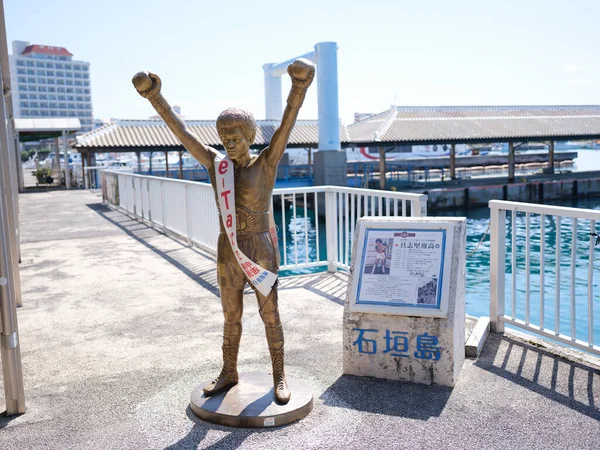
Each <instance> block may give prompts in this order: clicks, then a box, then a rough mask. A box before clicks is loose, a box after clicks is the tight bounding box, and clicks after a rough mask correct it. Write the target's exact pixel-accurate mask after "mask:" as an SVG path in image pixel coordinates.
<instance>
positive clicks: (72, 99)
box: [67, 95, 75, 102]
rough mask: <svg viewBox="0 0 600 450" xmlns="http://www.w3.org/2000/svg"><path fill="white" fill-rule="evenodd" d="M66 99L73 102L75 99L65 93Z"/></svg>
mask: <svg viewBox="0 0 600 450" xmlns="http://www.w3.org/2000/svg"><path fill="white" fill-rule="evenodd" d="M67 100H68V101H70V102H74V101H75V97H74V96H72V95H67Z"/></svg>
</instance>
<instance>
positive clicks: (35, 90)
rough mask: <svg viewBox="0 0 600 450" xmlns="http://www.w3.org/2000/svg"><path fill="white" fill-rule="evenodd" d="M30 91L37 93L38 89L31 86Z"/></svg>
mask: <svg viewBox="0 0 600 450" xmlns="http://www.w3.org/2000/svg"><path fill="white" fill-rule="evenodd" d="M29 90H30V91H34V92H37V87H35V86H29Z"/></svg>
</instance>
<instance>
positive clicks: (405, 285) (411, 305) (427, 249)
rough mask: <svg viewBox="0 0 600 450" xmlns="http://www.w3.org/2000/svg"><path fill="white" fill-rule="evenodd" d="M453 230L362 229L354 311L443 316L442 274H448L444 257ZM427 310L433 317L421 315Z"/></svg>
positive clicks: (434, 227)
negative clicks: (421, 311)
mask: <svg viewBox="0 0 600 450" xmlns="http://www.w3.org/2000/svg"><path fill="white" fill-rule="evenodd" d="M452 230H453V228H452V225H447V226H445V225H440V224H425V223H415V224H391V223H390V222H387V223H386V224H385V225H383V224H382V226H379V225H378V224H376V223H373V224H371V223H370V224H369V226H364V224H362V226H359V231H358V242H357V249H356V261H355V264H356V265H355V272H354V273H355V276H354V278H355V279H354V280H353V291H352V295H353V298H352V299H351V305H352V309H353V310H355V311H364V312H375V311H381V312H382V313H391V314H406V315H410V314H415V315H427V316H442V315H444V314H445V306H446V305H445V304H444V301H443V300H444V287H445V285H444V273H445V270H446V271H447V270H449V268H448V264H446V252H447V250H448V245H449V243H451V233H452ZM449 240H450V242H449ZM382 275H385V276H382ZM446 275H447V274H446ZM426 309H430V310H432V311H431V312H424V313H420V312H418V311H419V310H426Z"/></svg>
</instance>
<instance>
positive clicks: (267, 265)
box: [132, 59, 315, 404]
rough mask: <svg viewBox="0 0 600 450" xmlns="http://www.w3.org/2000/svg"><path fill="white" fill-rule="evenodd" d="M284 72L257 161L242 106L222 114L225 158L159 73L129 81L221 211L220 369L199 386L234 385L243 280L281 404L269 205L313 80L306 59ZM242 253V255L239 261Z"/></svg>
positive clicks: (275, 257) (283, 388)
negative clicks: (182, 112) (274, 116)
mask: <svg viewBox="0 0 600 450" xmlns="http://www.w3.org/2000/svg"><path fill="white" fill-rule="evenodd" d="M288 74H289V75H290V77H291V80H292V88H291V90H290V94H289V96H288V99H287V106H286V108H285V111H284V113H283V118H282V119H281V125H280V126H279V128H278V129H277V131H276V132H275V133H274V134H273V138H272V139H271V142H270V144H269V146H268V147H266V148H265V149H263V150H262V151H261V152H260V154H259V155H258V156H252V155H250V152H249V149H250V145H252V143H253V142H254V137H255V134H256V123H255V122H254V118H253V116H252V115H251V114H250V113H248V112H245V111H242V110H239V109H227V110H225V111H223V112H222V113H221V114H220V115H219V117H218V119H217V131H218V133H219V136H220V138H221V141H222V143H223V147H224V148H225V150H226V153H227V157H225V158H226V159H223V156H222V155H221V154H220V153H219V152H218V151H217V150H215V149H214V148H211V147H209V146H207V145H204V144H203V143H201V142H200V141H199V140H198V138H197V137H196V136H195V135H194V134H192V133H191V132H190V131H189V130H188V128H187V127H186V125H185V123H184V122H183V120H182V119H181V118H180V117H179V116H178V115H177V114H176V113H175V112H174V111H173V110H172V109H171V107H170V106H169V104H168V103H167V101H166V100H165V99H164V97H163V96H162V94H161V92H160V90H161V81H160V78H159V77H158V76H157V75H155V74H152V73H146V72H139V73H137V74H136V75H135V76H134V77H133V80H132V81H133V85H134V86H135V88H136V89H137V91H138V93H139V94H140V95H141V96H143V97H145V98H147V99H148V100H149V101H150V103H151V104H152V106H153V107H154V109H155V110H156V111H157V112H158V114H160V116H161V117H162V118H163V120H164V121H165V123H166V124H167V126H168V127H169V128H170V130H171V131H172V132H173V133H174V134H175V136H177V137H178V138H179V140H180V141H181V143H182V144H183V145H184V147H185V148H186V149H187V150H188V151H189V152H190V153H191V154H192V156H193V157H194V158H196V159H197V160H198V161H199V162H200V163H201V164H202V165H204V167H206V169H207V170H208V173H209V176H210V181H211V184H212V186H213V188H214V189H215V196H216V200H217V205H218V206H219V210H220V212H221V217H220V225H221V234H220V235H219V241H218V245H217V275H218V281H219V289H220V293H221V304H222V305H223V314H224V316H225V324H224V327H223V369H222V370H221V373H220V374H219V376H218V377H217V378H216V379H215V380H214V381H213V382H212V383H210V384H209V385H208V386H206V387H205V388H204V394H205V395H206V396H211V395H214V394H217V393H219V392H223V391H225V390H227V389H229V388H231V387H232V386H234V385H236V384H237V382H238V379H239V377H238V372H237V356H238V349H239V345H240V338H241V335H242V312H243V293H244V287H245V285H246V283H247V282H248V283H249V284H250V286H251V287H252V288H253V289H254V291H255V293H256V297H257V299H258V304H259V312H260V316H261V318H262V320H263V322H264V324H265V331H266V335H267V342H268V345H269V352H270V354H271V362H272V365H273V387H274V391H275V400H276V401H277V403H280V404H286V403H287V402H288V401H289V400H290V396H291V393H290V390H289V388H288V385H287V382H286V379H285V372H284V362H283V354H284V340H283V328H282V325H281V320H280V318H279V310H278V307H277V275H276V274H277V271H278V269H279V249H278V248H277V245H276V242H274V239H273V236H272V234H271V233H270V232H269V227H270V205H271V194H272V192H273V187H274V185H275V177H276V174H277V166H278V164H279V161H280V159H281V157H282V156H283V153H284V151H285V149H286V146H287V142H288V139H289V137H290V133H291V131H292V128H293V127H294V124H295V123H296V118H297V117H298V111H299V110H300V107H301V106H302V103H303V101H304V97H305V95H306V91H307V89H308V87H309V86H310V84H311V83H312V80H313V78H314V74H315V68H314V65H313V64H312V63H311V62H310V61H307V60H305V59H298V60H296V61H294V62H293V63H292V64H290V65H289V66H288ZM228 161H231V162H232V163H233V164H232V165H231V166H232V167H233V170H232V171H231V180H232V183H233V186H231V189H227V186H226V178H222V177H226V176H227V175H224V174H225V173H226V172H227V170H228V169H229V166H228ZM220 177H221V178H220ZM230 192H234V194H235V203H234V204H232V209H231V214H228V215H225V217H224V212H223V210H224V208H229V203H228V202H229V200H230V199H231V198H230V197H229V195H228V194H229V193H230ZM232 224H234V225H233V229H232ZM230 231H233V232H232V233H230ZM236 235H237V240H236ZM240 252H241V253H240ZM244 256H245V257H247V258H246V259H244V258H243V257H244ZM244 261H246V262H244ZM263 269H264V270H263ZM259 271H262V274H261V273H260V272H259ZM273 274H274V275H273ZM267 275H269V276H270V278H269V277H267ZM265 277H266V278H265ZM268 280H270V281H268ZM266 281H268V282H269V283H271V282H272V285H269V286H268V287H267V289H265V288H264V286H263V287H262V288H261V287H260V286H259V283H260V282H263V284H264V282H266ZM253 283H254V284H253Z"/></svg>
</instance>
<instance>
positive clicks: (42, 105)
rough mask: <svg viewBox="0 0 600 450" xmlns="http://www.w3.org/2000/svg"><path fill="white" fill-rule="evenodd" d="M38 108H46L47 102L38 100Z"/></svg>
mask: <svg viewBox="0 0 600 450" xmlns="http://www.w3.org/2000/svg"><path fill="white" fill-rule="evenodd" d="M40 108H46V109H47V108H48V103H47V102H40Z"/></svg>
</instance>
